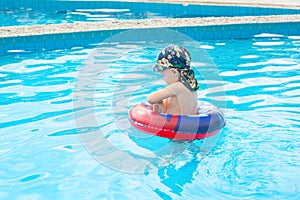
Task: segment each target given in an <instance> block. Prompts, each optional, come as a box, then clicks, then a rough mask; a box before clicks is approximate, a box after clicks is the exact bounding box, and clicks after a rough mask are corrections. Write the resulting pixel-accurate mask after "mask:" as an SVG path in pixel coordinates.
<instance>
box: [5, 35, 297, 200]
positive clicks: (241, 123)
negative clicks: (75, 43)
mask: <svg viewBox="0 0 300 200" xmlns="http://www.w3.org/2000/svg"><path fill="white" fill-rule="evenodd" d="M179 43H180V44H183V45H185V46H187V47H188V48H189V50H190V51H191V54H192V59H193V65H194V66H195V67H196V69H197V74H196V75H197V77H198V79H199V82H200V84H201V89H200V91H199V99H201V100H207V101H211V102H213V103H216V104H217V105H219V107H221V108H222V109H224V110H225V114H226V119H227V125H226V127H225V128H224V129H223V131H222V133H221V135H219V137H218V140H217V142H216V143H215V144H214V145H213V147H212V149H209V151H208V152H206V151H205V150H204V149H203V148H202V147H203V143H205V142H202V141H195V142H192V143H185V142H183V143H176V142H170V141H169V140H167V139H163V138H157V137H149V136H148V135H147V136H146V135H144V134H142V133H139V132H137V131H136V130H135V129H133V128H132V127H130V126H129V122H128V120H127V112H128V108H130V107H131V106H132V105H134V104H135V103H140V102H144V101H145V99H146V96H147V94H148V93H149V92H151V91H154V90H155V89H157V88H160V87H162V86H163V83H162V82H160V76H159V75H157V74H154V73H153V72H152V71H151V66H152V64H153V61H154V60H155V57H156V54H157V53H158V52H159V50H160V48H161V47H162V46H165V45H166V43H164V42H152V43H151V42H149V43H148V42H147V43H145V42H131V43H103V44H102V45H100V46H98V47H97V48H80V47H78V48H73V49H70V50H54V51H44V52H25V53H20V52H19V53H18V52H17V53H13V52H12V53H11V54H8V55H3V56H2V59H1V61H0V63H1V64H0V65H1V75H0V79H1V84H0V88H1V89H0V92H1V97H2V98H1V101H0V102H1V107H0V109H1V116H0V121H1V123H0V128H1V135H0V149H1V178H0V188H1V189H0V197H1V198H2V199H17V198H31V199H34V198H35V199H57V198H58V199H61V198H63V199H83V198H84V199H86V198H88V199H144V198H145V196H147V198H149V199H199V198H201V199H216V198H217V199H223V198H226V199H240V198H249V199H270V198H278V199H291V198H295V199H298V198H299V197H300V188H299V185H298V183H299V166H300V157H299V145H300V138H299V134H298V133H299V130H300V121H299V115H300V112H299V109H298V107H299V102H300V99H299V98H300V96H299V89H300V71H299V65H300V57H299V48H300V37H299V36H293V35H291V36H285V35H278V34H277V35H274V34H259V35H256V37H253V38H250V39H248V40H211V41H210V40H207V41H202V42H194V41H192V42H189V41H187V42H182V41H181V42H179ZM195 44H196V45H195ZM203 54H205V55H208V57H207V58H205V59H203ZM90 58H92V62H93V63H92V64H91V63H90ZM210 58H211V59H210ZM86 66H93V67H92V68H89V70H87V71H85V70H83V69H84V68H85V67H86ZM107 66H109V68H107ZM214 67H216V68H214ZM104 69H105V70H104ZM211 69H213V70H212V71H210V70H211ZM214 69H218V71H215V70H214ZM205 72H208V73H207V74H206V75H203V73H205ZM210 72H211V73H212V72H214V73H216V77H219V79H220V80H222V82H219V81H218V80H216V77H215V76H208V74H211V73H210ZM80 76H81V77H83V79H82V80H87V82H84V83H82V85H80V84H79V83H78V77H80ZM84 77H86V78H84ZM99 77H100V78H101V79H99ZM90 83H96V85H95V88H93V87H92V86H91V84H90ZM74 88H75V89H74ZM80 92H83V94H85V95H86V96H85V98H84V101H82V102H83V103H84V104H76V103H75V104H74V102H78V101H80V99H78V98H77V97H80V96H78V95H76V94H81V93H80ZM89 93H92V94H93V95H92V96H93V98H92V99H91V98H90V96H89ZM82 102H81V103H82ZM85 103H86V104H85ZM91 104H93V105H94V106H93V107H92V108H91V107H90V105H91ZM74 105H75V106H74ZM91 114H94V115H95V119H96V120H97V123H98V124H99V125H98V126H92V124H91V125H90V124H89V121H88V122H87V121H84V124H85V123H86V126H81V127H78V121H77V124H76V123H75V118H76V119H77V120H79V121H80V119H84V120H87V119H92V118H90V116H91ZM79 125H82V124H80V123H79ZM99 131H100V132H101V133H102V135H103V137H101V136H102V135H101V134H100V135H98V136H99V137H98V138H97V137H96V139H95V138H94V139H95V140H94V141H90V142H92V143H93V142H94V143H93V144H94V147H97V145H95V144H98V142H103V141H104V140H105V141H109V143H110V144H113V145H114V147H116V148H117V149H118V150H122V151H123V152H127V153H128V152H129V153H130V154H131V155H140V156H142V157H145V155H147V159H146V160H145V161H147V163H146V164H147V166H149V168H144V169H143V170H141V169H137V168H129V170H132V171H127V172H126V173H125V171H126V170H128V168H127V169H125V170H123V171H122V170H121V169H119V170H115V169H114V167H115V166H118V165H114V164H115V162H114V161H116V164H121V165H122V164H127V165H128V166H130V163H128V160H126V159H127V158H126V157H117V158H118V160H109V159H108V160H101V159H100V160H99V159H98V160H97V159H95V157H97V156H103V155H104V156H105V155H108V156H106V158H116V157H110V156H112V155H113V156H118V155H121V154H118V155H114V154H112V149H110V148H106V147H108V146H104V147H103V146H102V149H101V152H99V151H95V152H92V153H88V152H87V151H86V150H87V149H88V150H89V147H90V146H89V144H87V143H85V141H83V139H85V138H84V136H85V135H88V134H94V133H97V132H99ZM96 136H97V135H96ZM166 147H168V148H166ZM98 149H99V148H98ZM161 149H164V150H163V151H161ZM96 150H97V149H96ZM93 153H97V155H96V154H93ZM151 156H152V157H151ZM153 156H154V157H153ZM99 161H102V162H99ZM134 172H136V173H134Z"/></svg>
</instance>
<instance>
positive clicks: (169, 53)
mask: <svg viewBox="0 0 300 200" xmlns="http://www.w3.org/2000/svg"><path fill="white" fill-rule="evenodd" d="M190 64H191V55H190V53H189V52H188V51H187V50H186V49H185V48H184V47H182V46H177V45H169V46H167V47H165V48H164V49H163V50H162V51H161V52H160V53H159V54H158V57H157V59H156V65H155V66H154V68H153V70H154V71H156V72H157V71H163V70H164V69H167V68H169V67H171V68H176V69H190Z"/></svg>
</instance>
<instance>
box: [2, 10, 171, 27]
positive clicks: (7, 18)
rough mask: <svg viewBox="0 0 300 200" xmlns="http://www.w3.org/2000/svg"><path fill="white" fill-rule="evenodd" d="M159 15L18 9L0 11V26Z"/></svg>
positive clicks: (158, 14)
mask: <svg viewBox="0 0 300 200" xmlns="http://www.w3.org/2000/svg"><path fill="white" fill-rule="evenodd" d="M164 17H167V16H164V15H163V14H161V13H153V12H149V11H145V12H139V13H135V12H132V11H131V10H130V9H105V8H101V9H74V10H63V11H46V10H38V11H37V10H33V9H31V8H20V9H14V10H9V9H8V10H0V21H1V22H0V26H20V25H23V26H24V25H40V24H62V23H76V22H78V23H80V22H103V21H112V20H130V19H155V18H164Z"/></svg>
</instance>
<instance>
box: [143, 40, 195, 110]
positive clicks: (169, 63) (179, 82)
mask: <svg viewBox="0 0 300 200" xmlns="http://www.w3.org/2000/svg"><path fill="white" fill-rule="evenodd" d="M190 63H191V56H190V53H189V52H188V51H187V50H186V49H185V48H184V47H181V46H177V45H170V46H167V47H165V48H164V49H163V50H162V51H161V52H160V53H159V55H158V57H157V60H156V65H155V66H154V68H153V70H154V71H155V72H160V74H161V75H162V76H163V79H164V81H165V82H166V83H167V84H168V86H167V87H165V88H163V89H161V90H158V91H156V92H153V93H151V94H150V95H149V96H148V99H147V101H148V102H149V103H150V104H152V105H153V110H154V111H157V112H163V113H168V114H174V115H196V114H197V113H198V98H197V92H196V91H197V89H198V88H199V86H198V82H197V80H196V79H195V78H194V70H192V69H191V66H190Z"/></svg>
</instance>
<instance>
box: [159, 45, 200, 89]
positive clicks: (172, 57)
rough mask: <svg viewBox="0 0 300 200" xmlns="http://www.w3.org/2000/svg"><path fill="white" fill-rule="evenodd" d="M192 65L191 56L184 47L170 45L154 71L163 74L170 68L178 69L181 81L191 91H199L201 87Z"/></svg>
mask: <svg viewBox="0 0 300 200" xmlns="http://www.w3.org/2000/svg"><path fill="white" fill-rule="evenodd" d="M190 64H191V55H190V53H189V52H188V51H187V50H186V49H185V48H184V47H181V46H177V45H170V46H167V47H165V48H164V49H163V50H162V51H161V52H160V53H159V55H158V57H157V60H156V64H155V66H154V68H153V71H155V72H161V71H163V70H166V69H168V68H174V69H177V70H178V72H179V73H180V77H179V80H180V81H181V82H182V83H183V84H184V85H185V86H186V87H187V88H188V89H190V90H191V91H196V90H198V89H199V85H198V82H197V80H196V79H195V75H194V70H192V69H191V66H190Z"/></svg>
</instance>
